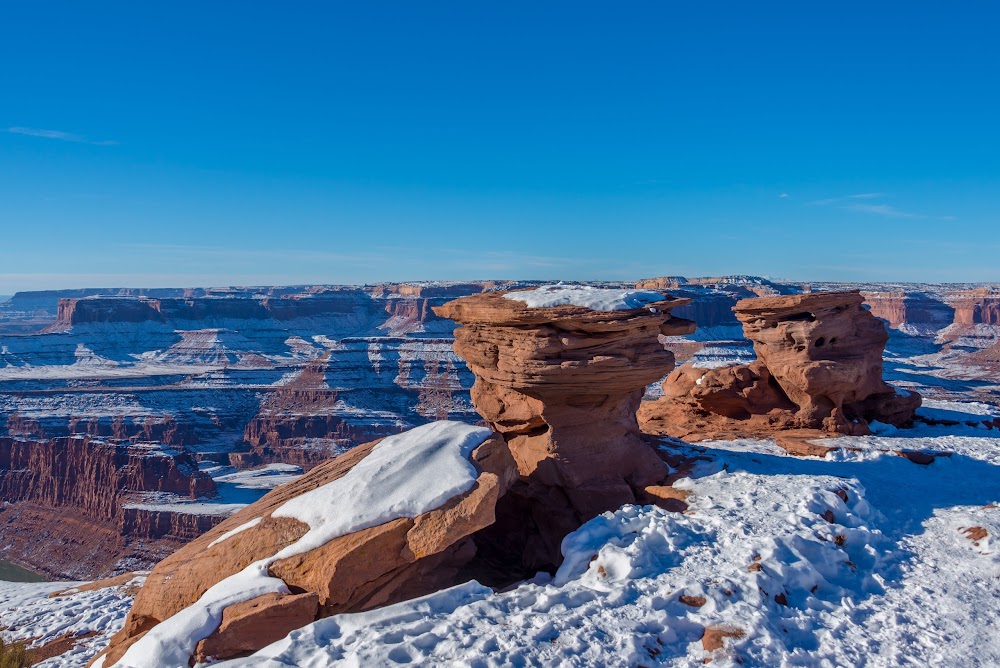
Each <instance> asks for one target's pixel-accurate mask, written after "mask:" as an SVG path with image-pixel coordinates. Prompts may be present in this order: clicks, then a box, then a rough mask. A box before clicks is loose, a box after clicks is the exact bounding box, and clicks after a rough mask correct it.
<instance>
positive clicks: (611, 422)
mask: <svg viewBox="0 0 1000 668" xmlns="http://www.w3.org/2000/svg"><path fill="white" fill-rule="evenodd" d="M686 303H687V301H686V300H678V299H672V298H666V299H665V300H664V301H660V302H658V303H655V304H650V305H649V307H648V308H638V309H632V310H627V311H610V312H604V311H594V310H591V309H589V308H583V307H576V306H558V307H554V308H529V307H528V306H526V305H525V304H524V303H523V302H520V301H516V300H512V299H507V298H505V297H504V295H503V294H498V293H493V294H483V295H474V296H470V297H465V298H462V299H458V300H455V301H452V302H449V303H448V304H445V305H444V306H442V307H440V308H438V309H436V310H437V312H438V314H440V315H442V316H444V317H447V318H450V319H452V320H455V321H456V322H458V323H459V324H461V325H462V326H461V327H459V328H458V329H457V330H456V331H455V351H456V352H457V353H458V354H459V356H461V357H462V358H464V359H465V361H466V362H467V363H468V365H469V367H470V368H471V369H472V372H473V373H474V374H475V376H476V381H475V384H474V385H473V387H472V402H473V404H474V405H475V407H476V410H478V411H479V413H480V414H481V415H482V416H483V417H484V418H485V419H486V420H487V422H488V423H489V424H490V425H492V426H493V428H494V429H496V430H497V431H498V432H499V433H500V434H502V435H503V437H504V439H505V440H506V442H507V444H508V445H509V446H510V450H511V453H512V454H513V456H514V459H515V460H516V461H517V465H518V471H519V473H520V476H521V479H520V481H519V483H518V485H517V486H515V488H514V489H513V490H512V491H511V494H510V495H508V497H505V500H504V502H503V503H504V506H503V508H502V510H498V514H499V515H502V516H501V517H500V518H499V519H498V522H497V525H496V526H497V532H498V535H496V536H494V537H493V538H494V539H495V540H494V542H493V544H492V546H491V547H492V549H493V550H494V551H498V550H500V549H502V546H501V545H500V543H502V542H503V541H504V540H505V537H504V535H505V534H506V540H507V542H508V544H510V543H513V544H515V545H517V546H518V549H521V546H524V547H523V554H522V558H523V561H524V564H525V565H526V566H528V567H530V568H542V567H553V566H554V565H556V564H558V563H559V561H560V560H561V555H560V553H559V544H560V542H561V540H562V538H563V537H564V536H565V535H566V534H567V533H569V532H570V531H572V530H574V529H576V528H577V527H579V526H580V524H582V523H583V522H584V521H586V520H588V519H590V518H592V517H594V516H595V515H597V514H599V513H601V512H604V511H606V510H609V509H613V508H618V507H619V506H621V505H622V504H623V503H632V502H635V501H636V500H641V499H644V490H645V488H646V487H647V486H651V485H656V484H657V483H659V482H660V481H662V479H663V478H664V477H665V475H666V473H667V467H666V465H665V464H664V463H663V461H662V460H661V459H660V458H659V457H658V456H657V454H656V452H655V451H654V449H653V448H651V447H650V446H649V445H647V444H646V443H644V442H643V440H642V438H641V435H640V432H639V427H638V424H637V422H636V417H635V414H636V409H637V408H638V407H639V403H640V401H641V398H642V395H643V392H644V389H645V387H646V386H647V385H648V384H649V383H651V382H653V381H655V380H657V379H659V378H662V377H663V375H664V374H666V373H667V372H669V371H670V370H671V369H672V368H673V365H674V357H673V355H672V354H671V353H670V352H669V351H667V350H665V349H664V348H663V346H662V345H661V344H660V343H659V341H658V337H659V336H660V335H661V334H662V335H674V334H682V333H688V332H691V331H693V330H694V323H692V322H689V321H687V320H682V319H679V318H675V317H672V316H671V315H670V311H671V309H673V308H676V307H679V306H682V305H684V304H686ZM510 536H518V538H514V539H511V538H510ZM483 538H484V540H489V539H490V536H484V537H483Z"/></svg>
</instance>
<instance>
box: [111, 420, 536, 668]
mask: <svg viewBox="0 0 1000 668" xmlns="http://www.w3.org/2000/svg"><path fill="white" fill-rule="evenodd" d="M516 477H517V470H516V467H515V464H514V461H513V459H512V458H511V456H510V453H509V451H508V450H507V447H506V445H505V444H504V442H503V440H502V439H501V438H500V437H499V436H497V435H495V434H493V433H492V432H491V431H490V430H488V429H484V428H481V427H473V426H470V425H466V424H462V423H458V422H434V423H431V424H428V425H424V426H422V427H418V428H416V429H412V430H410V431H408V432H404V433H402V434H397V435H394V436H390V437H388V438H386V439H383V440H381V441H378V442H375V443H369V444H366V445H362V446H358V447H357V448H355V449H353V450H351V451H350V452H348V453H346V454H344V455H342V456H341V457H338V458H337V459H335V460H332V461H330V462H327V463H324V464H322V465H320V466H317V467H316V468H315V469H313V470H312V471H311V472H309V473H308V474H307V475H305V476H303V477H302V478H300V479H298V480H296V481H294V482H291V483H288V484H286V485H283V486H282V487H279V488H277V489H275V490H274V491H273V492H271V493H270V494H268V495H267V496H265V497H264V498H263V499H261V500H260V501H258V502H257V503H255V504H253V505H251V506H249V507H247V508H246V509H245V510H243V511H241V512H239V513H237V514H236V515H234V516H233V517H231V518H230V519H229V520H227V521H226V522H223V523H222V524H220V525H219V526H218V527H216V528H215V529H214V530H213V531H210V532H209V533H207V534H205V535H204V536H202V537H200V538H199V539H197V540H195V541H194V542H192V543H189V544H188V545H186V546H185V547H184V548H182V549H181V550H179V551H178V552H176V553H175V554H173V555H171V556H170V557H168V558H167V559H165V560H164V561H162V562H161V563H160V564H159V565H157V567H156V568H155V569H154V570H153V572H152V573H150V575H149V579H148V581H147V584H146V585H145V586H144V587H143V588H142V590H141V591H140V592H139V594H138V595H137V597H136V600H135V604H134V606H133V608H132V611H131V612H130V614H129V617H128V619H127V620H126V623H125V627H124V629H123V630H122V631H121V632H120V633H119V634H118V635H116V636H115V638H114V639H113V640H112V642H111V644H110V646H109V648H108V651H107V653H106V657H105V658H104V659H99V661H103V664H102V665H105V666H111V665H121V666H129V667H134V668H140V667H142V666H165V665H188V661H189V659H190V658H191V657H192V656H194V657H196V658H198V659H199V660H202V659H204V658H206V657H208V656H211V657H214V658H215V659H220V658H226V657H227V656H239V655H243V654H244V653H246V652H249V651H253V650H256V649H258V648H260V647H262V646H264V645H266V644H267V643H269V642H272V641H274V640H276V639H277V638H280V637H282V636H284V635H285V634H286V633H288V632H290V631H292V630H294V629H295V628H298V627H300V626H302V625H304V624H306V623H308V622H311V621H313V620H314V619H318V618H322V617H328V616H330V615H333V614H337V613H341V612H353V611H361V610H367V609H370V608H374V607H378V606H381V605H386V604H390V603H395V602H398V601H402V600H406V599H409V598H413V597H416V596H421V595H424V594H427V593H429V592H433V591H436V590H438V589H441V588H442V587H447V586H451V585H453V584H455V579H454V578H455V573H456V571H457V569H458V568H460V567H462V566H463V565H465V564H466V563H467V562H468V561H469V560H470V559H471V558H472V557H473V556H474V555H475V551H476V547H475V545H474V544H473V542H472V540H471V539H470V538H469V536H470V535H471V534H472V533H474V532H476V531H478V530H480V529H482V528H483V527H485V526H487V525H489V524H491V523H492V522H493V521H494V507H495V505H496V502H497V499H498V498H499V497H500V496H501V495H502V494H503V493H504V492H505V491H506V490H507V489H508V488H509V487H510V485H511V484H512V483H513V482H514V480H515V478H516ZM293 592H294V593H293ZM265 630H266V632H265Z"/></svg>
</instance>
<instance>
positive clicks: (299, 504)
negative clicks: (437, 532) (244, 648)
mask: <svg viewBox="0 0 1000 668" xmlns="http://www.w3.org/2000/svg"><path fill="white" fill-rule="evenodd" d="M491 433H492V432H491V431H490V430H489V429H484V428H482V427H473V426H470V425H467V424H464V423H460V422H447V421H444V422H432V423H430V424H427V425H424V426H422V427H417V428H416V429H411V430H410V431H407V432H404V433H402V434H397V435H394V436H390V437H388V438H386V439H384V440H382V441H381V442H380V443H379V444H378V445H376V446H375V447H374V448H373V449H372V452H371V454H369V455H368V456H367V457H365V458H364V459H363V460H362V461H361V462H360V463H358V464H357V465H356V466H355V467H354V468H352V469H351V470H350V471H349V472H348V473H347V474H346V475H344V476H343V477H342V478H339V479H337V480H335V481H333V482H330V483H328V484H326V485H323V486H322V487H318V488H316V489H314V490H312V491H310V492H307V493H305V494H302V495H300V496H298V497H295V498H293V499H291V500H289V501H288V502H286V503H285V504H284V505H282V506H280V507H278V509H276V510H275V511H274V512H273V513H272V516H273V517H291V518H295V519H297V520H299V521H301V522H304V523H306V524H308V525H309V531H307V532H306V534H305V535H304V536H302V537H301V538H300V539H299V540H298V541H296V542H295V543H292V544H291V545H289V546H287V547H285V548H283V549H282V550H280V551H278V552H277V553H276V554H274V555H272V556H270V557H268V558H265V559H261V560H259V561H256V562H254V563H252V564H250V565H249V566H247V567H246V568H245V569H244V570H242V571H240V572H238V573H236V574H234V575H231V576H229V577H227V578H225V579H223V580H222V581H220V582H218V583H217V584H216V585H214V586H213V587H211V588H210V589H209V590H208V591H206V592H205V593H204V594H203V595H202V597H201V598H200V599H199V600H198V601H197V602H196V603H194V604H193V605H191V606H190V607H188V608H185V609H184V610H181V611H180V612H178V613H177V614H175V615H173V616H172V617H169V618H168V619H166V620H164V621H163V622H161V623H160V624H158V625H157V626H155V627H154V628H153V629H151V630H150V631H149V632H148V633H146V635H144V636H143V637H142V638H141V639H140V640H139V641H138V642H136V643H135V644H134V645H132V646H131V647H130V648H129V649H128V651H127V652H126V653H125V655H124V656H123V657H122V659H121V661H120V662H119V663H118V664H116V665H119V666H122V667H126V666H127V667H129V668H143V667H145V666H149V667H155V666H183V665H187V660H188V657H189V656H190V655H191V653H192V651H193V650H194V647H195V645H196V644H197V643H198V641H199V640H201V639H202V638H205V637H207V636H208V635H209V634H211V632H212V631H214V630H215V629H216V628H217V627H218V625H219V623H220V622H221V619H222V611H223V610H224V609H225V608H226V607H228V606H230V605H233V604H234V603H239V602H242V601H248V600H250V599H252V598H256V597H258V596H261V595H263V594H267V593H288V588H287V587H286V585H285V583H284V582H282V581H281V580H280V579H278V578H274V577H271V576H270V575H269V574H268V570H267V569H268V566H269V565H270V564H271V563H273V562H274V561H277V560H280V559H286V558H288V557H292V556H295V555H297V554H302V553H304V552H308V551H309V550H312V549H315V548H317V547H319V546H321V545H323V544H325V543H327V542H329V541H331V540H333V539H334V538H336V537H338V536H342V535H345V534H347V533H350V532H353V531H359V530H361V529H365V528H368V527H372V526H377V525H379V524H384V523H385V522H389V521H392V520H394V519H398V518H401V517H416V516H417V515H420V514H421V513H425V512H427V511H429V510H432V509H434V508H437V507H439V506H441V505H442V504H443V503H445V502H446V501H447V500H448V499H451V498H453V497H455V496H457V495H459V494H462V493H464V492H466V491H468V490H469V489H470V488H471V487H472V486H473V485H474V484H475V480H476V475H477V474H476V470H475V467H474V466H473V465H472V464H471V463H470V462H469V455H470V454H471V453H472V451H473V450H474V449H475V448H476V447H477V446H478V445H480V444H481V443H482V442H483V441H485V440H486V439H487V438H489V436H490V434H491ZM332 509H336V512H331V510H332Z"/></svg>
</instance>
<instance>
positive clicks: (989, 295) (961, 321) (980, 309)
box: [948, 289, 1000, 325]
mask: <svg viewBox="0 0 1000 668" xmlns="http://www.w3.org/2000/svg"><path fill="white" fill-rule="evenodd" d="M948 303H949V305H950V306H952V307H953V308H954V309H955V324H957V325H980V324H982V325H1000V293H998V292H996V291H995V290H988V289H980V290H969V291H964V292H959V293H957V294H953V295H951V296H950V297H949V299H948Z"/></svg>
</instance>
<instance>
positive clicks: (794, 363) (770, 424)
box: [640, 291, 920, 439]
mask: <svg viewBox="0 0 1000 668" xmlns="http://www.w3.org/2000/svg"><path fill="white" fill-rule="evenodd" d="M862 303H863V298H862V296H861V294H860V293H858V292H856V291H850V292H817V293H808V294H802V295H789V296H779V297H763V298H758V299H744V300H742V301H740V302H739V303H737V305H736V307H735V308H734V310H735V312H736V317H737V318H738V319H739V320H740V322H742V323H743V332H744V334H745V335H746V337H747V338H748V339H750V341H751V342H752V343H753V347H754V352H755V353H756V354H757V360H756V361H754V362H752V363H750V364H749V365H745V366H730V367H723V368H717V369H710V370H708V369H699V368H695V367H693V366H688V365H685V366H684V367H681V368H680V369H678V370H677V371H675V372H674V373H672V374H671V375H670V376H668V377H667V379H666V380H664V382H663V395H664V396H663V397H662V398H660V399H658V400H656V401H652V402H647V403H646V404H645V405H644V406H643V407H642V409H641V411H640V421H641V422H642V424H643V429H644V430H647V431H650V432H652V433H657V434H667V435H670V436H676V437H682V438H687V439H692V438H693V439H706V438H726V437H734V436H736V437H738V436H753V435H757V436H766V435H769V434H772V433H774V432H776V431H779V430H787V429H818V430H823V431H825V432H834V433H841V434H856V435H864V434H868V433H870V430H869V428H868V423H869V422H872V421H875V420H877V421H878V422H881V423H885V424H891V425H895V426H901V425H904V424H906V423H908V422H910V421H911V420H912V419H913V414H914V411H915V410H916V409H917V407H918V406H919V405H920V395H918V394H916V393H913V392H905V393H904V392H896V390H895V389H894V388H893V387H891V386H889V385H888V384H886V382H885V381H884V380H883V379H882V352H883V350H884V349H885V344H886V341H887V340H888V338H889V337H888V334H887V333H886V331H885V327H884V325H883V323H882V322H881V321H880V320H878V319H876V318H875V317H874V316H873V315H872V314H871V313H870V312H868V311H867V310H865V309H864V308H863V307H862Z"/></svg>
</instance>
